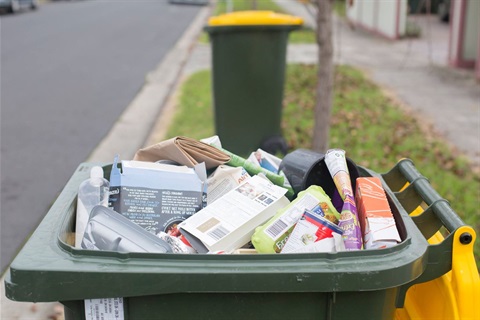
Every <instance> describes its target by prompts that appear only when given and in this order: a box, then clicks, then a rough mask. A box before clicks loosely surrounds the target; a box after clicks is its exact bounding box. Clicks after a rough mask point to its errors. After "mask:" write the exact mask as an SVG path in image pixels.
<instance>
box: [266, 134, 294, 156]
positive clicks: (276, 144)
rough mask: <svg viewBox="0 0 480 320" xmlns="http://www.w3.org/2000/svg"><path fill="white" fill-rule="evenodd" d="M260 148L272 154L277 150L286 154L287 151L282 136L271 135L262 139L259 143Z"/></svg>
mask: <svg viewBox="0 0 480 320" xmlns="http://www.w3.org/2000/svg"><path fill="white" fill-rule="evenodd" d="M260 149H262V150H264V151H266V152H268V153H270V154H273V155H275V154H277V153H279V152H280V153H281V154H282V155H286V154H287V151H288V145H287V142H286V141H285V139H284V138H283V137H281V136H273V137H269V138H267V139H265V140H263V142H262V143H261V144H260Z"/></svg>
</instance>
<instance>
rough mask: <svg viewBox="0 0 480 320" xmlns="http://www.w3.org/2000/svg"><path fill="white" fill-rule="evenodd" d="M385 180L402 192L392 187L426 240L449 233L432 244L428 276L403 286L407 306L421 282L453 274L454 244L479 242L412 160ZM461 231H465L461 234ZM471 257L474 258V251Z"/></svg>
mask: <svg viewBox="0 0 480 320" xmlns="http://www.w3.org/2000/svg"><path fill="white" fill-rule="evenodd" d="M382 178H383V179H384V181H385V182H386V183H387V185H388V186H389V187H390V186H395V188H396V189H397V190H398V189H401V190H400V191H393V190H392V188H390V189H391V190H392V191H393V193H394V195H395V197H396V198H397V200H398V201H399V202H400V204H401V205H402V207H403V208H404V209H405V210H406V211H407V212H408V213H409V215H410V217H411V218H412V220H413V222H414V223H415V225H416V226H417V228H418V229H419V230H420V232H421V233H422V235H423V236H424V237H425V239H427V240H428V239H430V238H432V236H433V235H435V234H436V233H437V232H439V230H440V228H441V227H445V229H447V230H448V232H449V234H448V235H446V236H445V237H444V238H443V241H441V242H439V243H431V244H430V245H429V247H428V265H427V267H426V269H425V271H424V273H422V275H420V277H418V278H417V279H415V280H414V281H413V282H411V283H408V284H407V285H404V286H401V287H400V289H399V292H398V295H397V301H396V306H397V307H403V303H404V300H405V295H406V292H407V290H408V288H410V287H411V286H412V285H414V284H417V283H423V282H426V281H430V280H433V279H436V278H438V277H440V276H442V275H444V274H445V273H447V272H448V271H450V270H451V269H452V251H453V246H454V241H455V242H457V241H458V242H459V243H458V244H459V245H461V246H467V245H468V246H470V247H472V245H471V242H472V241H473V239H475V231H474V230H473V229H472V228H471V227H468V226H467V225H466V224H465V222H463V220H462V219H461V218H460V217H459V216H458V215H457V213H456V212H455V211H454V210H453V209H452V208H451V206H450V203H449V202H448V201H447V200H446V199H444V198H442V197H441V196H440V195H439V194H438V193H437V191H435V189H434V188H433V187H432V185H431V184H430V182H429V180H428V179H427V178H426V177H424V176H423V175H421V174H420V172H418V170H417V169H416V168H415V165H414V163H413V161H412V160H410V159H402V160H400V161H399V162H398V163H397V165H396V166H395V167H394V168H393V169H392V170H391V171H390V172H387V173H386V174H382ZM402 184H403V185H402ZM425 206H426V208H425ZM419 207H420V208H422V209H423V211H422V212H419V210H418V208H419ZM424 208H425V209H424ZM457 231H461V234H458V232H457ZM455 244H456V243H455ZM471 254H472V255H473V252H472V253H471Z"/></svg>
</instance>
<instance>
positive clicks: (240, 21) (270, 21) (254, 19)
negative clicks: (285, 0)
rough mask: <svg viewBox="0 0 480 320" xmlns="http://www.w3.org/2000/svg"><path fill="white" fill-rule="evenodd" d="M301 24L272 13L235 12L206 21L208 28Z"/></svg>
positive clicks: (280, 14) (282, 15)
mask: <svg viewBox="0 0 480 320" xmlns="http://www.w3.org/2000/svg"><path fill="white" fill-rule="evenodd" d="M302 24H303V19H302V18H300V17H296V16H292V15H287V14H282V13H276V12H274V11H253V10H252V11H236V12H231V13H225V14H221V15H218V16H214V17H210V18H209V19H208V26H209V27H222V26H253V25H256V26H260V25H296V26H300V25H302Z"/></svg>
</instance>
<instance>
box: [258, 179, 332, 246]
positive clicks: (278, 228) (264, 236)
mask: <svg viewBox="0 0 480 320" xmlns="http://www.w3.org/2000/svg"><path fill="white" fill-rule="evenodd" d="M306 209H307V210H310V211H313V212H315V213H316V214H318V215H320V216H322V217H324V218H325V219H327V220H329V221H331V222H333V223H335V224H338V220H339V219H340V214H339V213H338V211H337V209H335V207H334V206H333V204H332V201H331V200H330V197H329V196H328V195H327V194H326V193H325V191H324V190H323V189H322V187H320V186H315V185H313V186H310V187H309V188H308V189H306V190H304V191H301V192H299V194H298V196H297V198H296V199H295V200H293V201H292V202H291V203H290V204H289V205H288V206H286V207H285V208H283V209H280V210H278V211H277V213H276V214H275V215H274V216H273V217H272V218H271V219H270V220H269V221H268V222H267V223H265V224H264V225H262V226H260V227H257V228H256V229H255V233H254V234H253V235H252V244H253V246H254V247H255V249H256V250H257V252H258V253H280V251H281V250H282V248H283V246H284V245H285V243H286V242H287V240H288V237H289V235H290V233H291V232H292V230H293V228H294V227H295V224H296V223H297V222H298V220H299V219H300V218H301V217H302V214H303V212H304V211H305V210H306Z"/></svg>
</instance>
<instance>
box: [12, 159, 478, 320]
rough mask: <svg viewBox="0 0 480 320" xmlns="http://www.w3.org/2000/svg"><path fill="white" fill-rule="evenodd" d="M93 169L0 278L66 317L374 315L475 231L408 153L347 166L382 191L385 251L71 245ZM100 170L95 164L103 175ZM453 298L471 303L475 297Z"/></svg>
mask: <svg viewBox="0 0 480 320" xmlns="http://www.w3.org/2000/svg"><path fill="white" fill-rule="evenodd" d="M93 165H97V164H91V163H83V164H81V165H80V166H79V167H78V169H77V170H76V172H75V173H74V174H73V176H72V178H71V179H70V181H69V182H68V183H67V185H66V186H65V188H64V190H63V191H62V193H61V194H60V196H59V197H58V199H57V200H56V201H55V203H54V205H53V206H52V208H51V209H50V211H49V212H48V213H47V215H46V216H45V218H44V220H43V221H42V222H41V223H40V225H39V226H38V228H37V229H36V230H35V232H34V233H33V235H32V236H31V237H30V239H29V240H28V241H27V243H26V244H25V246H24V247H23V249H22V250H21V251H20V252H19V254H18V255H17V257H16V258H15V260H14V261H13V263H12V264H11V266H10V270H9V272H8V273H7V275H6V278H5V294H6V296H7V297H8V298H9V299H11V300H15V301H29V302H51V301H60V302H61V303H62V304H63V305H64V306H65V319H66V320H74V319H75V320H85V319H86V320H94V319H95V320H96V319H100V318H99V317H96V316H95V313H91V312H90V311H91V310H92V308H91V305H92V303H97V304H100V303H103V305H104V306H105V308H106V309H112V311H114V314H113V315H112V317H113V318H112V319H135V320H136V319H170V318H171V317H172V314H173V315H175V318H178V319H286V320H292V319H332V320H340V319H353V318H354V319H365V320H367V319H368V320H386V319H394V317H395V312H396V308H402V307H403V306H404V301H405V294H406V292H407V290H408V289H409V288H410V287H411V286H412V285H416V284H419V283H423V282H426V281H430V280H432V279H436V278H438V277H440V276H442V275H443V274H446V273H447V272H449V271H450V270H451V269H452V246H454V245H455V244H457V245H459V246H463V247H465V248H466V250H470V254H473V253H472V252H471V250H473V242H474V241H475V231H474V230H473V229H472V228H471V227H468V226H466V225H465V223H464V222H463V221H462V220H461V219H460V218H459V217H458V216H457V215H456V213H455V212H454V211H453V210H452V208H451V207H450V205H449V204H448V202H446V201H445V200H443V199H442V198H441V197H440V196H439V195H438V194H437V193H436V191H435V190H434V189H433V188H432V187H431V185H430V184H429V182H428V180H427V179H426V178H424V177H423V176H421V175H420V174H419V173H418V171H417V170H416V169H415V167H414V166H413V163H412V162H411V161H410V160H408V159H405V160H402V161H400V162H399V163H398V164H397V165H396V166H395V167H394V168H393V169H392V170H391V171H389V172H387V173H385V174H377V173H375V172H373V171H371V170H368V169H366V168H363V167H360V166H359V175H360V176H362V177H366V176H376V177H379V178H380V179H381V181H382V185H383V186H384V188H385V191H386V194H387V198H388V201H389V204H390V206H391V209H392V213H393V215H394V217H395V220H396V223H397V227H398V231H399V234H400V237H401V240H402V241H401V243H399V244H398V245H396V246H394V247H391V248H386V249H376V250H359V251H345V252H336V253H327V252H323V253H302V254H171V253H140V252H116V251H94V250H87V249H79V248H75V247H74V246H73V244H74V243H73V240H72V239H74V235H73V232H74V231H75V211H76V198H77V190H78V186H79V185H80V183H82V181H84V180H85V179H86V178H88V175H89V172H90V169H91V167H92V166H93ZM111 167H112V166H111V165H105V166H104V172H105V176H106V177H108V176H109V173H110V171H111ZM406 184H409V186H408V187H407V188H405V189H404V186H405V185H406ZM419 204H425V206H427V208H426V209H425V211H424V212H423V214H421V215H420V216H418V217H411V216H410V215H409V214H408V212H410V210H411V209H412V208H416V207H417V206H418V205H419ZM440 228H445V230H448V231H449V232H450V235H449V236H447V237H446V238H445V239H444V240H443V241H441V242H439V243H438V244H435V245H431V244H429V243H428V242H427V238H429V237H430V235H431V234H434V233H435V232H437V231H438V230H440ZM457 230H460V231H461V234H462V235H461V236H460V240H458V239H457V236H456V234H457V232H456V231H457ZM462 239H463V240H464V241H462ZM465 240H468V241H465ZM458 241H460V242H458ZM457 242H458V243H457ZM472 267H473V266H472ZM476 283H477V285H478V276H477V282H476ZM459 291H460V292H461V291H462V290H461V289H459ZM469 292H474V291H473V290H472V291H467V293H469ZM462 297H463V299H465V300H467V299H469V300H470V301H477V300H475V299H476V297H478V295H477V296H475V295H469V294H464V293H463V295H462ZM113 298H115V299H113ZM92 299H97V300H92ZM470 305H472V304H470ZM109 312H110V311H109ZM402 319H404V318H402ZM405 319H406V318H405Z"/></svg>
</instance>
